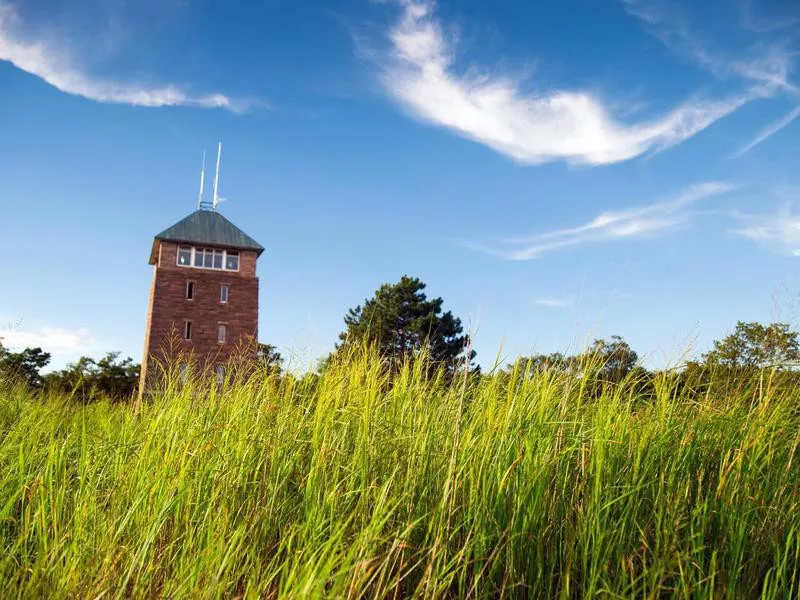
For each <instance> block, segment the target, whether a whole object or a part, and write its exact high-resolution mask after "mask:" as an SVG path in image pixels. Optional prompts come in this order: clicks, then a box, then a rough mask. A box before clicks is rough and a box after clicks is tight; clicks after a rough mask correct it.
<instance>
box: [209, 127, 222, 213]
mask: <svg viewBox="0 0 800 600" xmlns="http://www.w3.org/2000/svg"><path fill="white" fill-rule="evenodd" d="M221 156H222V142H219V145H218V146H217V174H216V175H215V176H214V201H213V202H212V204H211V207H212V209H213V210H217V204H219V196H218V195H217V189H218V186H219V159H220V157H221Z"/></svg>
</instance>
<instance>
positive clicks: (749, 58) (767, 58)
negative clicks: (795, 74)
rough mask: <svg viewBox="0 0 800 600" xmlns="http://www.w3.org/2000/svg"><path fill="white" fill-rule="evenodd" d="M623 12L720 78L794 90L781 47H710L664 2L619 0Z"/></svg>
mask: <svg viewBox="0 0 800 600" xmlns="http://www.w3.org/2000/svg"><path fill="white" fill-rule="evenodd" d="M622 5H623V6H624V7H625V10H626V11H627V12H628V13H629V14H631V15H633V16H635V17H637V18H638V19H639V20H641V21H642V22H643V23H644V24H645V26H646V27H647V30H648V31H649V32H650V34H651V35H653V36H654V37H655V38H656V39H658V40H659V41H660V42H661V43H663V44H664V45H665V46H666V47H667V48H668V49H669V50H670V51H672V52H673V53H675V54H676V55H678V56H680V57H682V58H684V59H685V60H687V61H689V62H691V63H693V64H694V65H696V66H698V67H700V68H702V69H705V70H707V71H710V72H711V73H713V74H715V75H717V76H720V77H731V76H733V77H739V78H742V79H745V80H748V81H750V82H752V83H755V84H760V85H761V86H763V87H762V90H761V91H762V93H764V94H769V93H773V92H774V91H775V90H776V89H778V88H783V89H788V90H795V91H796V90H797V88H796V86H794V85H793V84H792V83H790V81H789V70H790V66H791V52H789V51H788V50H787V49H786V48H784V47H783V46H782V45H780V44H776V43H773V44H771V45H767V46H766V47H764V46H759V45H755V46H754V47H753V48H749V49H744V50H741V51H739V52H738V53H736V54H731V53H729V52H724V51H722V50H720V49H718V48H715V47H713V46H712V45H711V44H710V43H709V41H707V40H706V39H704V38H703V36H701V35H700V34H698V33H697V32H696V31H695V30H694V29H693V27H692V25H691V22H690V20H689V19H688V17H686V16H685V15H683V14H681V13H680V12H679V10H678V8H677V7H675V6H673V5H671V4H670V3H669V2H668V1H666V0H622Z"/></svg>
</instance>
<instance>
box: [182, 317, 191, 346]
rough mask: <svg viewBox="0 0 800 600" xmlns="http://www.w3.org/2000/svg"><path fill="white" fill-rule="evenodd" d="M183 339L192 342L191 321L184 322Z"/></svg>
mask: <svg viewBox="0 0 800 600" xmlns="http://www.w3.org/2000/svg"><path fill="white" fill-rule="evenodd" d="M183 339H184V340H186V341H187V342H190V341H191V340H192V322H191V321H184V322H183Z"/></svg>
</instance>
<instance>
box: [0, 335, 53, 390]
mask: <svg viewBox="0 0 800 600" xmlns="http://www.w3.org/2000/svg"><path fill="white" fill-rule="evenodd" d="M49 363H50V353H49V352H44V351H43V350H42V349H41V348H25V349H24V350H21V351H20V352H12V351H10V350H9V349H7V348H5V347H4V346H3V345H2V344H1V343H0V375H3V376H4V377H8V378H10V379H17V380H20V381H23V382H24V383H26V384H27V385H29V386H31V387H40V386H41V385H42V377H41V375H40V374H39V372H40V371H41V370H42V369H43V368H45V367H46V366H47V365H48V364H49Z"/></svg>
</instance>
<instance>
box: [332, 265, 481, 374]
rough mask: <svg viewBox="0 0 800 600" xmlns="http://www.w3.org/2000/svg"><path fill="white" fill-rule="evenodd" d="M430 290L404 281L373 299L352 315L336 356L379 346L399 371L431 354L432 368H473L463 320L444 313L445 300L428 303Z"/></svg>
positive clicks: (385, 288) (416, 281)
mask: <svg viewBox="0 0 800 600" xmlns="http://www.w3.org/2000/svg"><path fill="white" fill-rule="evenodd" d="M425 287H426V286H425V284H424V283H423V282H422V281H420V280H419V279H417V278H416V277H408V276H407V275H404V276H403V277H402V278H401V279H400V281H399V282H397V283H395V284H383V285H382V286H381V287H380V288H378V290H377V291H376V292H375V295H374V296H373V297H372V298H369V299H367V300H365V301H364V305H363V307H362V306H357V307H355V308H353V309H350V311H349V312H348V313H347V315H346V316H345V318H344V322H345V325H346V326H347V329H346V330H345V331H344V332H342V333H341V334H340V336H339V339H340V340H341V344H340V345H339V347H338V348H337V351H338V350H339V349H342V348H348V347H352V346H353V345H366V346H375V347H376V348H378V351H379V353H380V355H381V356H382V357H384V359H385V360H387V361H388V362H389V363H390V364H391V365H393V366H396V365H397V364H398V363H399V362H400V361H402V360H404V359H407V358H410V357H414V356H417V355H418V354H419V353H420V352H421V351H422V350H423V348H425V349H426V351H427V353H428V355H429V358H430V361H431V364H433V365H437V366H438V365H443V366H444V367H445V368H446V369H447V370H448V371H449V372H451V373H452V372H454V371H455V370H456V369H457V368H458V367H459V366H461V365H464V364H467V365H470V364H471V362H472V359H473V358H474V357H475V352H474V351H472V350H470V349H469V345H470V340H469V336H468V335H466V334H464V333H463V332H464V328H463V326H462V325H461V320H460V319H458V318H457V317H454V316H453V314H452V313H451V312H450V311H447V312H443V311H442V302H443V300H442V299H441V298H434V299H432V300H429V299H428V298H427V296H426V295H425V292H424V290H425Z"/></svg>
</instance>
